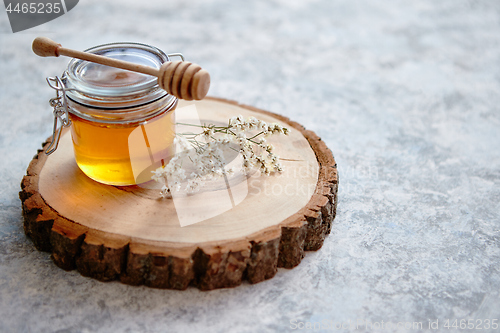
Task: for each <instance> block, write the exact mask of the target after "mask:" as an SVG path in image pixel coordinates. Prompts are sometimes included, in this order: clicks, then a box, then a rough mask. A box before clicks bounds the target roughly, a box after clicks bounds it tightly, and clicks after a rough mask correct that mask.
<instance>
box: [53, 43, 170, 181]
mask: <svg viewBox="0 0 500 333" xmlns="http://www.w3.org/2000/svg"><path fill="white" fill-rule="evenodd" d="M86 52H91V53H95V54H99V55H104V56H106V57H111V58H115V59H120V60H124V61H128V62H134V63H137V64H141V65H147V66H151V67H156V68H160V67H161V65H162V64H163V63H164V62H166V61H169V58H168V56H167V55H166V54H165V53H163V52H162V51H161V50H159V49H157V48H154V47H151V46H148V45H143V44H136V43H114V44H107V45H102V46H97V47H94V48H91V49H89V50H86ZM62 82H63V84H64V86H65V88H66V97H67V103H68V106H69V119H70V120H71V137H72V140H73V146H74V152H75V160H76V163H77V164H78V166H79V168H80V169H81V170H82V171H83V172H84V173H85V174H86V175H87V176H89V177H90V178H92V179H94V180H96V181H98V182H101V183H104V184H109V185H133V184H140V183H143V182H146V181H149V180H150V179H151V172H150V171H151V170H154V169H156V168H157V167H159V166H161V165H162V164H163V165H164V164H166V163H168V160H169V159H170V157H171V155H172V154H173V139H174V137H175V119H174V110H175V107H176V105H177V98H176V97H174V96H172V95H170V94H168V93H167V92H166V91H165V90H163V89H161V88H160V87H159V86H158V82H157V78H156V77H153V76H149V75H145V74H140V73H135V72H130V71H126V70H122V69H118V68H113V67H108V66H104V65H99V64H95V63H91V62H87V61H83V60H78V59H73V60H71V62H70V63H69V65H68V68H67V70H66V72H65V73H64V75H63V77H62Z"/></svg>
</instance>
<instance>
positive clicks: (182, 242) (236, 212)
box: [19, 98, 338, 290]
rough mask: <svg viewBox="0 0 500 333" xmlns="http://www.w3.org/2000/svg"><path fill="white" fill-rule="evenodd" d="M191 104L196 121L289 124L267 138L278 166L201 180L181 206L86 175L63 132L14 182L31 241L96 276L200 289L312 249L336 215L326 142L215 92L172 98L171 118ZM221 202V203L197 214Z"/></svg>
mask: <svg viewBox="0 0 500 333" xmlns="http://www.w3.org/2000/svg"><path fill="white" fill-rule="evenodd" d="M193 107H195V108H196V110H197V112H198V114H199V116H200V118H201V121H202V123H203V122H204V123H227V119H229V118H231V117H232V116H235V115H239V114H241V115H243V116H244V117H245V118H246V117H249V116H255V117H257V118H258V119H262V120H264V121H266V122H271V123H272V122H276V123H279V124H281V125H282V126H285V127H288V128H290V129H291V133H290V135H289V136H273V137H270V138H269V140H268V141H269V142H271V143H272V144H273V145H274V146H275V150H276V153H277V154H278V155H279V156H280V157H281V161H282V164H283V166H284V168H285V171H284V172H283V173H281V174H276V175H271V176H261V175H259V174H258V173H255V174H252V175H248V176H247V177H239V178H238V177H237V176H234V177H233V178H232V179H229V180H228V182H229V183H231V187H226V188H222V189H221V188H208V189H205V190H203V191H202V193H199V194H196V195H195V196H193V198H194V199H193V200H194V201H191V205H190V206H189V207H190V208H191V209H190V210H189V211H188V212H186V210H185V209H184V211H183V212H181V210H182V209H178V211H176V209H175V208H176V205H177V202H178V201H176V200H177V199H176V198H175V196H174V198H173V199H172V198H165V199H161V198H160V197H159V191H158V190H157V189H149V188H145V187H144V186H127V187H119V186H109V185H103V184H100V183H97V182H95V181H93V180H91V179H89V178H88V177H87V176H85V175H84V174H83V173H82V172H81V171H80V169H79V168H78V166H77V165H76V163H75V161H74V155H73V148H72V142H71V136H70V134H69V132H68V133H65V134H64V135H63V136H62V138H61V141H60V143H59V147H58V149H57V151H56V152H55V153H54V154H52V155H50V156H46V155H45V153H44V152H43V150H39V151H38V154H37V155H36V156H35V157H34V158H33V160H32V161H31V163H30V165H29V167H28V169H27V174H26V176H24V178H23V180H22V183H21V188H22V190H21V192H20V194H19V195H20V198H21V201H22V204H23V215H24V230H25V233H26V235H27V236H29V237H30V238H31V239H32V240H33V242H34V244H35V246H36V248H37V249H39V250H43V251H49V252H51V253H52V259H53V261H54V262H55V264H56V265H57V266H59V267H61V268H63V269H65V270H72V269H75V268H76V269H77V270H78V271H79V272H80V273H81V274H82V275H84V276H90V277H93V278H96V279H99V280H101V281H110V280H116V279H119V280H120V281H121V282H123V283H126V284H131V285H141V284H144V285H146V286H150V287H157V288H169V289H186V288H187V287H188V286H189V285H194V286H196V287H198V288H200V289H202V290H210V289H215V288H224V287H234V286H237V285H239V284H241V283H242V281H243V280H245V279H246V280H248V281H249V282H250V283H256V282H260V281H263V280H265V279H269V278H272V277H273V276H274V275H275V274H276V272H277V267H286V268H292V267H295V266H296V265H298V264H299V263H300V261H301V260H302V258H303V257H304V251H310V250H318V249H319V248H321V246H322V245H323V241H324V239H325V236H326V235H327V234H329V233H330V230H331V225H332V222H333V219H334V218H335V212H336V206H337V185H338V175H337V168H336V163H335V160H334V158H333V155H332V153H331V151H330V150H329V149H328V147H327V146H326V145H325V143H324V142H323V141H321V139H320V138H319V137H318V136H317V135H316V134H314V133H313V132H311V131H308V130H305V129H304V128H303V127H302V126H301V125H300V124H298V123H296V122H293V121H291V120H289V119H288V118H286V117H283V116H280V115H277V114H273V113H270V112H267V111H262V110H259V109H256V108H254V107H250V106H244V105H239V104H238V103H236V102H232V101H227V100H222V99H215V98H207V99H205V100H203V101H198V102H186V101H180V102H179V106H178V108H177V110H176V117H177V118H179V117H182V115H188V114H192V111H193ZM190 112H191V113H190ZM188 118H189V117H188ZM183 121H185V120H184V119H183ZM193 121H194V120H193ZM48 144H49V142H45V143H44V145H43V148H45V147H46V146H47V145H48ZM226 184H228V183H226ZM233 185H234V186H239V187H238V188H245V187H246V189H247V190H246V192H245V191H243V192H242V191H240V192H241V193H243V194H244V195H243V196H242V197H241V196H240V197H241V198H237V195H236V194H235V193H236V192H234V191H233V192H230V191H229V190H230V189H233V187H232V186H233ZM242 186H243V187H242ZM228 189H229V190H228ZM238 193H239V192H238ZM196 198H197V199H196ZM228 198H229V199H230V200H229V199H228ZM228 200H229V201H228ZM228 202H229V204H228ZM224 205H229V208H227V209H226V208H224V209H219V211H215V213H213V212H212V213H213V214H212V215H209V216H206V217H207V218H206V219H204V218H200V216H201V215H200V214H201V212H206V211H207V210H208V211H209V210H210V209H211V208H213V207H223V206H224ZM179 207H181V206H179V205H177V208H179ZM182 214H188V215H189V214H198V215H197V216H198V219H199V220H200V222H198V223H194V224H190V225H186V226H183V227H181V225H180V223H181V222H182V218H183V215H182Z"/></svg>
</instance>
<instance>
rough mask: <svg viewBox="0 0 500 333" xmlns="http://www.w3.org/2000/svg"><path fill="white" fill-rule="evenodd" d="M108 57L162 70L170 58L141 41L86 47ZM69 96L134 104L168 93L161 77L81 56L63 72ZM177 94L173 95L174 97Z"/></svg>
mask: <svg viewBox="0 0 500 333" xmlns="http://www.w3.org/2000/svg"><path fill="white" fill-rule="evenodd" d="M85 52H90V53H94V54H98V55H102V56H105V57H109V58H113V59H119V60H124V61H128V62H132V63H136V64H140V65H145V66H149V67H153V68H157V69H159V68H160V67H161V65H162V64H163V63H164V62H166V61H169V58H168V56H167V55H166V54H165V53H164V52H163V51H161V50H160V49H157V48H155V47H152V46H149V45H145V44H139V43H112V44H105V45H100V46H96V47H93V48H90V49H88V50H86V51H85ZM63 82H64V84H65V86H66V88H67V89H73V90H69V91H67V96H68V97H69V98H70V99H72V100H74V101H75V102H77V103H80V104H83V105H88V106H94V107H101V108H123V107H133V106H137V105H141V104H145V103H149V102H151V101H154V100H157V99H159V98H161V97H163V96H165V95H167V92H166V91H165V90H163V89H161V88H160V87H159V85H158V78H157V77H155V76H151V75H146V74H141V73H136V72H131V71H128V70H124V69H119V68H114V67H109V66H105V65H100V64H96V63H92V62H88V61H85V60H80V59H72V60H71V61H70V63H69V64H68V69H67V70H66V72H65V73H64V75H63ZM172 97H173V96H172Z"/></svg>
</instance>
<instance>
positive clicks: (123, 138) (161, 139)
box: [70, 111, 175, 185]
mask: <svg viewBox="0 0 500 333" xmlns="http://www.w3.org/2000/svg"><path fill="white" fill-rule="evenodd" d="M70 119H71V121H72V125H71V137H72V140H73V147H74V152H75V159H76V163H77V164H78V166H79V167H80V169H81V170H82V171H83V172H84V173H85V174H86V175H87V176H89V177H90V178H92V179H94V180H96V181H99V182H101V183H104V184H109V185H133V184H140V183H143V182H146V181H149V180H151V173H150V172H149V171H150V170H154V169H155V168H156V167H158V166H160V165H164V164H165V163H167V162H168V160H169V159H170V157H171V155H172V149H173V148H172V147H173V139H174V136H175V123H174V121H175V120H174V112H173V111H170V112H168V114H162V115H160V116H157V117H154V118H153V119H149V120H147V121H145V122H141V123H132V124H102V123H96V122H92V121H89V120H85V119H82V118H80V117H78V116H76V115H73V114H72V115H71V116H70Z"/></svg>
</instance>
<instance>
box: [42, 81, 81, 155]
mask: <svg viewBox="0 0 500 333" xmlns="http://www.w3.org/2000/svg"><path fill="white" fill-rule="evenodd" d="M46 80H47V83H48V85H49V86H50V87H51V88H52V89H54V90H55V91H56V97H54V98H51V99H50V100H49V104H50V106H52V107H53V108H54V111H53V112H52V113H53V114H54V127H53V129H52V142H51V143H50V145H49V146H48V147H47V149H45V154H46V155H50V154H52V153H53V152H55V151H56V149H57V146H58V145H59V140H60V139H61V133H62V130H63V128H65V127H69V126H70V125H71V120H70V119H69V106H68V100H67V96H66V91H69V90H74V89H67V88H66V87H65V86H64V83H63V82H62V80H61V78H60V77H58V76H56V77H48V78H47V79H46ZM59 122H60V123H61V126H58V123H59ZM58 127H59V128H58Z"/></svg>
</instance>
